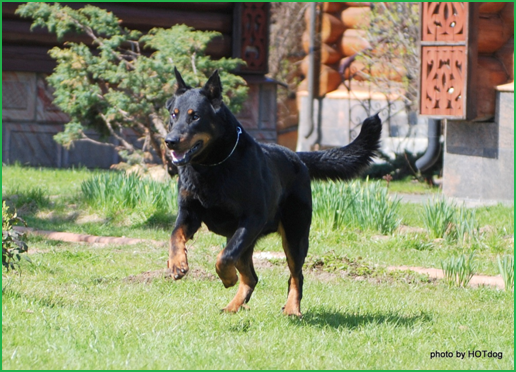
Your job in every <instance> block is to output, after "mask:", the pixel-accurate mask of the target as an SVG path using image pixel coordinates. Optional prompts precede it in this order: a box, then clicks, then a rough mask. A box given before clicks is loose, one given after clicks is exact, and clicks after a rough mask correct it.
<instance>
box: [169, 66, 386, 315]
mask: <svg viewBox="0 0 516 372" xmlns="http://www.w3.org/2000/svg"><path fill="white" fill-rule="evenodd" d="M175 72H176V79H177V83H178V88H177V91H176V93H175V95H174V96H173V97H172V98H171V99H170V100H169V101H168V102H167V108H168V110H169V112H170V114H171V118H170V121H171V125H170V132H169V133H168V134H167V136H166V139H165V142H166V144H167V147H168V148H169V149H170V150H171V154H172V158H173V159H174V163H175V164H176V165H177V166H178V167H179V181H178V191H179V192H178V195H179V196H178V200H179V213H178V216H177V221H176V224H175V227H174V230H173V232H172V236H171V239H170V257H169V261H168V267H169V269H170V270H171V272H172V276H173V277H174V278H175V279H180V278H182V277H183V276H184V275H185V274H186V272H187V271H188V261H187V256H186V247H185V243H186V241H187V240H189V239H191V238H192V237H193V235H194V233H195V232H196V231H197V230H198V229H199V228H200V226H201V223H203V222H204V223H205V224H206V226H207V227H208V229H209V230H210V231H212V232H214V233H216V234H219V235H222V236H225V237H226V238H227V245H226V247H225V248H224V249H223V250H222V251H221V252H220V253H219V255H218V257H217V262H216V271H217V274H218V275H219V277H220V279H221V280H222V283H223V284H224V286H225V287H231V286H233V285H235V284H236V282H237V281H238V276H237V270H238V273H239V274H240V285H239V288H238V292H237V294H236V296H235V298H234V299H233V300H232V301H231V302H230V303H229V304H228V306H226V307H225V308H224V310H225V311H227V312H236V311H237V310H238V309H239V308H240V307H242V306H246V305H245V304H246V303H247V302H248V301H249V299H250V298H251V294H252V293H253V290H254V288H255V286H256V283H257V282H258V277H257V275H256V272H255V270H254V267H253V260H252V254H253V248H254V246H255V244H256V241H257V240H258V239H260V238H261V237H262V236H265V235H267V234H270V233H272V232H279V233H280V234H281V236H282V240H283V249H284V250H285V254H286V257H287V263H288V267H289V269H290V274H291V276H290V279H289V283H288V287H289V289H288V298H287V303H286V305H285V307H284V308H283V311H284V313H285V314H287V315H297V316H300V315H301V311H300V301H301V297H302V287H303V274H302V272H301V269H302V267H303V263H304V261H305V257H306V255H307V251H308V235H309V231H310V223H311V218H312V196H311V189H310V180H311V179H322V180H326V179H331V180H347V179H350V178H352V177H354V176H356V175H357V174H358V173H359V172H360V170H362V169H363V168H364V167H366V166H367V165H368V164H369V163H370V162H371V160H372V157H373V156H374V153H375V151H376V150H378V148H379V141H380V134H381V129H382V125H381V121H380V118H379V117H378V116H377V115H376V116H373V117H370V118H368V119H366V120H365V121H364V123H363V125H362V129H361V132H360V135H359V136H358V137H357V138H356V139H355V140H354V141H353V142H352V143H351V144H349V145H348V146H345V147H341V148H336V149H332V150H327V151H316V152H298V153H295V152H292V151H290V150H288V149H287V148H285V147H282V146H278V145H274V144H259V143H257V142H256V141H255V140H254V139H253V138H252V137H251V136H250V135H249V134H248V133H247V132H246V131H245V130H244V129H243V128H242V126H241V124H240V123H239V122H238V121H237V119H236V118H235V116H234V115H233V114H232V113H231V112H230V111H229V109H228V108H227V107H226V106H225V105H224V103H223V101H222V86H221V83H220V79H219V75H218V72H217V71H215V73H214V74H213V75H212V76H211V77H210V78H209V80H208V82H207V83H206V85H205V86H204V87H203V88H200V89H199V88H198V89H192V88H191V87H189V86H187V85H186V84H185V82H184V81H183V79H182V77H181V75H180V74H179V73H178V72H177V70H176V71H175ZM239 132H241V134H240V133H239Z"/></svg>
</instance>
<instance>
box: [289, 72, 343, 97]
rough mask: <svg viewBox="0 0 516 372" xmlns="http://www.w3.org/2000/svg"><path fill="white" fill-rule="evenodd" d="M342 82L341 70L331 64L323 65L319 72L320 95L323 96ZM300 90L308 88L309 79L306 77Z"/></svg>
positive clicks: (300, 85)
mask: <svg viewBox="0 0 516 372" xmlns="http://www.w3.org/2000/svg"><path fill="white" fill-rule="evenodd" d="M341 82H342V78H341V76H340V74H339V72H338V71H337V70H335V69H333V68H331V67H329V66H326V65H322V66H321V72H320V74H319V96H320V97H322V96H324V95H326V94H328V93H330V92H332V91H334V90H335V89H337V88H338V87H339V85H340V83H341ZM298 90H308V81H307V79H304V80H303V81H302V82H301V83H300V84H299V87H298Z"/></svg>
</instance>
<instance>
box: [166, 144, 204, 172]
mask: <svg viewBox="0 0 516 372" xmlns="http://www.w3.org/2000/svg"><path fill="white" fill-rule="evenodd" d="M202 144H203V142H202V141H197V142H196V143H195V144H194V145H193V146H192V147H190V149H189V150H186V151H184V152H180V151H170V153H171V155H172V163H174V165H178V166H182V165H186V164H188V163H189V162H190V160H192V157H193V156H194V155H195V154H196V153H197V152H199V150H200V149H201V148H202Z"/></svg>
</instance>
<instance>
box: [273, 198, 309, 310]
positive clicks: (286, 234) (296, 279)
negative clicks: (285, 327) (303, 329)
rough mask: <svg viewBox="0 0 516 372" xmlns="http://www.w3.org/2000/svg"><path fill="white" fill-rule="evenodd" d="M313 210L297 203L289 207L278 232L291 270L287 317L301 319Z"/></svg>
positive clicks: (286, 308) (286, 307)
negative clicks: (304, 275)
mask: <svg viewBox="0 0 516 372" xmlns="http://www.w3.org/2000/svg"><path fill="white" fill-rule="evenodd" d="M311 214H312V210H311V207H310V206H309V205H308V206H307V205H303V204H301V202H299V201H298V202H297V203H296V204H295V206H293V205H291V206H290V208H289V207H288V206H287V207H286V208H285V209H284V211H283V218H282V221H281V223H280V226H279V229H278V232H279V233H280V235H281V238H282V242H283V250H284V251H285V255H286V257H287V264H288V268H289V270H290V278H289V281H288V297H287V303H286V304H285V306H284V307H283V313H284V314H285V315H295V316H298V317H301V298H302V297H303V272H302V269H303V264H304V263H305V258H306V255H307V253H308V235H309V233H310V223H311V218H312V216H311Z"/></svg>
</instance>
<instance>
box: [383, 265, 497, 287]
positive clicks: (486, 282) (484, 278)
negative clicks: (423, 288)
mask: <svg viewBox="0 0 516 372" xmlns="http://www.w3.org/2000/svg"><path fill="white" fill-rule="evenodd" d="M387 270H390V271H392V270H402V271H404V270H410V271H414V272H416V273H420V274H426V275H428V277H430V278H434V279H442V278H444V272H443V271H442V270H441V269H434V268H425V267H417V266H388V267H387ZM469 286H470V287H480V286H489V287H495V288H498V289H504V288H505V285H504V282H503V278H502V276H501V275H496V276H488V275H473V277H472V278H471V280H470V282H469Z"/></svg>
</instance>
